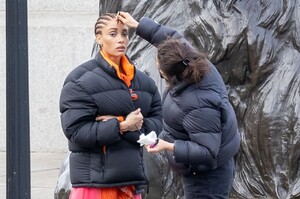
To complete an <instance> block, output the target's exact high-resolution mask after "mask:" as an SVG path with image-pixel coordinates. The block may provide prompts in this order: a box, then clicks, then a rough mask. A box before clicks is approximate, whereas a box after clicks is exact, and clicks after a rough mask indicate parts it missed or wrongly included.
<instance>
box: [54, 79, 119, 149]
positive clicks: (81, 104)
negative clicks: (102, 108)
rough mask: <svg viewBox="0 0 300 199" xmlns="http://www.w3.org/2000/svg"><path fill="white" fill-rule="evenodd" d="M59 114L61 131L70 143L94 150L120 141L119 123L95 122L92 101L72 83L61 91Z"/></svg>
mask: <svg viewBox="0 0 300 199" xmlns="http://www.w3.org/2000/svg"><path fill="white" fill-rule="evenodd" d="M60 112H61V125H62V129H63V132H64V134H65V136H66V137H67V138H68V140H69V141H70V142H73V143H76V144H78V145H81V146H82V147H86V148H94V147H99V146H102V145H108V144H111V143H114V142H116V141H118V140H120V135H119V121H118V120H117V119H111V120H108V121H106V122H96V121H95V118H96V114H97V106H96V104H95V103H94V100H93V99H92V97H91V96H90V95H89V94H87V93H86V91H85V90H84V89H83V88H82V87H80V86H79V85H78V84H76V83H74V82H68V83H66V84H65V85H64V87H63V89H62V91H61V96H60Z"/></svg>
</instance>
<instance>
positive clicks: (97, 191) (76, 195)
mask: <svg viewBox="0 0 300 199" xmlns="http://www.w3.org/2000/svg"><path fill="white" fill-rule="evenodd" d="M69 199H117V198H106V197H105V198H104V197H101V188H88V187H82V188H72V191H71V194H70V197H69ZM132 199H142V195H141V194H138V195H135V196H134V197H133V198H132Z"/></svg>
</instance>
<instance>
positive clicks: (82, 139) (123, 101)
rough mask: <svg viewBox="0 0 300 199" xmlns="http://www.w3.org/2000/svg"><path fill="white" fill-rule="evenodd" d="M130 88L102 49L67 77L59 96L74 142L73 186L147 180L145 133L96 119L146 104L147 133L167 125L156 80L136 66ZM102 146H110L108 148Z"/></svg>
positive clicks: (67, 131)
mask: <svg viewBox="0 0 300 199" xmlns="http://www.w3.org/2000/svg"><path fill="white" fill-rule="evenodd" d="M130 89H133V91H134V92H135V93H136V94H137V95H138V99H137V100H135V101H133V100H132V99H131V95H130V92H129V88H128V87H127V86H126V84H125V83H124V82H123V81H122V80H120V79H119V78H118V77H117V73H116V71H115V69H114V68H113V67H111V66H109V64H108V63H107V62H106V61H105V60H104V59H103V57H102V56H101V54H100V53H98V54H97V56H96V58H95V59H92V60H90V61H87V62H85V63H83V64H81V65H80V66H78V67H77V68H75V69H74V70H73V71H72V72H71V73H70V74H69V75H68V77H67V78H66V80H65V82H64V85H63V88H62V91H61V97H60V112H61V124H62V128H63V131H64V133H65V136H66V137H67V138H68V140H69V150H70V151H71V152H72V153H71V155H70V175H71V183H72V185H73V187H83V186H88V187H112V186H123V185H141V184H147V178H146V176H145V172H144V165H143V160H142V157H143V152H142V151H143V150H142V148H141V147H140V145H139V144H138V143H137V140H138V139H139V135H140V132H138V131H136V132H127V133H124V134H123V135H120V133H119V121H118V120H117V119H110V120H108V121H106V122H96V121H95V118H96V116H97V115H115V116H124V117H126V116H127V115H128V114H129V113H130V112H132V111H134V110H136V109H137V108H141V110H142V114H143V116H144V123H143V127H142V129H141V132H143V133H146V134H147V133H149V132H150V131H152V130H153V131H156V132H160V131H161V129H162V118H161V98H160V94H159V92H158V89H157V87H156V85H155V82H154V81H153V80H152V79H151V78H150V77H149V76H147V75H146V74H144V73H142V72H140V71H138V70H135V75H134V78H133V80H132V82H131V87H130ZM103 146H106V149H105V150H103Z"/></svg>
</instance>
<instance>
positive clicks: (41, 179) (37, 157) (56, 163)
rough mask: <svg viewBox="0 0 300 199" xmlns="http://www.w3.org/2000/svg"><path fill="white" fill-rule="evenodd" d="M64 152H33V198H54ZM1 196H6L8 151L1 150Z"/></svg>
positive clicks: (2, 197) (64, 155)
mask: <svg viewBox="0 0 300 199" xmlns="http://www.w3.org/2000/svg"><path fill="white" fill-rule="evenodd" d="M66 157H67V152H64V153H31V157H30V158H31V199H54V190H55V186H56V182H57V180H58V175H59V169H60V167H61V165H62V163H63V162H64V160H65V158H66ZM0 198H1V199H5V198H6V152H0Z"/></svg>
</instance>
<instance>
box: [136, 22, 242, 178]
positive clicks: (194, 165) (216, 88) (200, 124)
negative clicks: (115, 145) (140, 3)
mask: <svg viewBox="0 0 300 199" xmlns="http://www.w3.org/2000/svg"><path fill="white" fill-rule="evenodd" d="M136 33H137V34H138V35H139V36H141V37H142V38H144V39H146V40H147V41H148V42H150V43H152V44H154V45H156V46H157V45H158V44H160V43H161V42H162V41H163V40H164V39H166V37H167V36H172V37H173V38H174V37H175V38H181V39H182V40H183V42H187V41H186V40H184V38H182V37H181V35H180V34H179V33H178V32H176V31H175V30H173V29H171V28H169V27H165V26H162V25H160V24H158V23H156V22H154V21H152V20H151V19H148V18H142V19H141V21H140V23H139V25H138V27H137V30H136ZM187 43H188V42H187ZM189 45H190V44H189ZM163 100H164V102H163V119H164V127H163V132H162V133H161V135H160V137H161V138H163V139H164V140H167V141H170V142H174V145H175V151H174V154H170V153H168V152H167V153H166V155H167V158H168V160H169V162H170V164H171V166H172V167H173V168H174V170H175V171H177V172H178V173H184V174H186V173H188V172H193V173H194V172H202V171H207V170H212V169H216V168H217V167H218V166H221V165H222V164H223V163H226V162H227V161H228V160H229V159H231V158H232V157H233V156H234V155H235V154H236V153H237V152H238V149H239V145H240V135H239V132H238V127H237V121H236V115H235V112H234V110H233V107H232V106H231V104H230V102H229V100H228V96H227V90H226V87H225V85H224V82H223V80H222V78H221V76H220V74H219V72H218V71H217V69H216V68H215V66H213V65H212V64H210V71H209V73H208V74H207V75H206V76H204V78H203V79H202V80H201V81H200V82H199V83H197V84H188V83H186V82H184V81H182V82H181V83H179V84H178V85H175V86H174V88H172V89H171V90H170V91H167V92H166V93H165V94H164V97H163Z"/></svg>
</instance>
